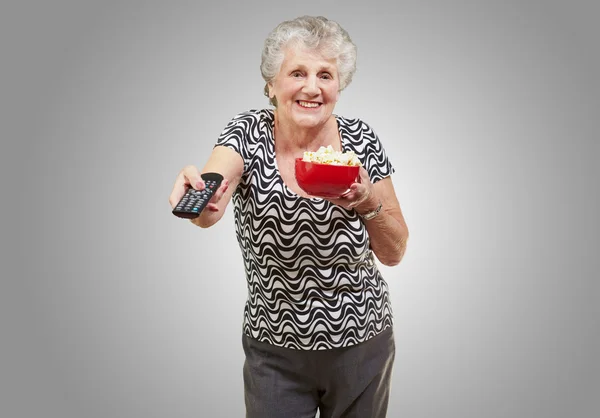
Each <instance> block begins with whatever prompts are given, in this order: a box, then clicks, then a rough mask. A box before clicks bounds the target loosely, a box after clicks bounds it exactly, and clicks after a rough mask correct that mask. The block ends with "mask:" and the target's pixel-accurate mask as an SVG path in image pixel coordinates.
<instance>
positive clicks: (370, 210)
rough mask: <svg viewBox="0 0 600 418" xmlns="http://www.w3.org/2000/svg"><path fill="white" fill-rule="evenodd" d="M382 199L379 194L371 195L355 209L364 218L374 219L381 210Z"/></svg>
mask: <svg viewBox="0 0 600 418" xmlns="http://www.w3.org/2000/svg"><path fill="white" fill-rule="evenodd" d="M381 207H382V204H381V200H380V199H379V198H378V197H377V196H373V195H371V196H369V199H367V200H366V201H365V202H363V203H361V204H360V205H358V206H357V207H356V208H354V210H355V211H356V213H358V215H359V216H360V217H362V218H368V219H372V218H374V217H375V216H377V215H378V214H379V212H380V211H381Z"/></svg>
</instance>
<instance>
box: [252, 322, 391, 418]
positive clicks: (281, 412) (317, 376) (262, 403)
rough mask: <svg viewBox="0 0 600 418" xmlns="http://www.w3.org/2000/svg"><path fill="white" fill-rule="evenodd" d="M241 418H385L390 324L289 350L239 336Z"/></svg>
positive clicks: (388, 390)
mask: <svg viewBox="0 0 600 418" xmlns="http://www.w3.org/2000/svg"><path fill="white" fill-rule="evenodd" d="M242 346H243V348H244V352H245V354H246V360H245V362H244V369H243V371H244V396H245V402H246V418H314V417H315V416H316V413H317V409H318V410H319V414H320V417H321V418H385V416H386V414H387V407H388V401H389V394H390V385H391V377H392V367H393V363H394V356H395V344H394V335H393V329H392V328H391V327H390V328H387V329H386V330H384V331H383V332H381V333H380V334H378V335H376V336H375V337H373V338H371V339H370V340H368V341H365V342H364V343H361V344H358V345H355V346H352V347H347V348H335V349H331V350H320V351H318V350H311V351H302V350H293V349H288V348H282V347H277V346H273V345H272V344H268V343H263V342H259V341H257V340H255V339H252V338H249V337H247V336H245V335H244V336H243V337H242Z"/></svg>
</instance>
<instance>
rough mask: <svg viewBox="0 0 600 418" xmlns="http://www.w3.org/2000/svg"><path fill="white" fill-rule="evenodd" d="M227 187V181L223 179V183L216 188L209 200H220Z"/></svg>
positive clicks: (215, 201)
mask: <svg viewBox="0 0 600 418" xmlns="http://www.w3.org/2000/svg"><path fill="white" fill-rule="evenodd" d="M228 188H229V181H228V180H224V181H223V183H222V184H221V186H220V187H219V188H218V189H217V192H216V193H215V195H214V197H213V199H211V200H212V201H213V202H214V203H217V202H218V201H219V200H221V198H222V197H223V195H224V194H225V192H226V191H227V189H228Z"/></svg>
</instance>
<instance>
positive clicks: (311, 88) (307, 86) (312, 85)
mask: <svg viewBox="0 0 600 418" xmlns="http://www.w3.org/2000/svg"><path fill="white" fill-rule="evenodd" d="M303 90H304V92H305V93H307V94H318V93H319V86H318V83H317V77H315V76H309V77H306V81H305V83H304V88H303Z"/></svg>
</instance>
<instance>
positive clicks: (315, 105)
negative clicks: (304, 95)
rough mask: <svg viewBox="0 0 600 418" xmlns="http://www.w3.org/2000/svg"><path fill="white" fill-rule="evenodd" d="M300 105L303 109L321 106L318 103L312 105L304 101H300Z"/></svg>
mask: <svg viewBox="0 0 600 418" xmlns="http://www.w3.org/2000/svg"><path fill="white" fill-rule="evenodd" d="M298 103H299V104H300V106H302V107H318V106H319V104H318V103H310V102H303V101H301V100H300V101H298Z"/></svg>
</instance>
